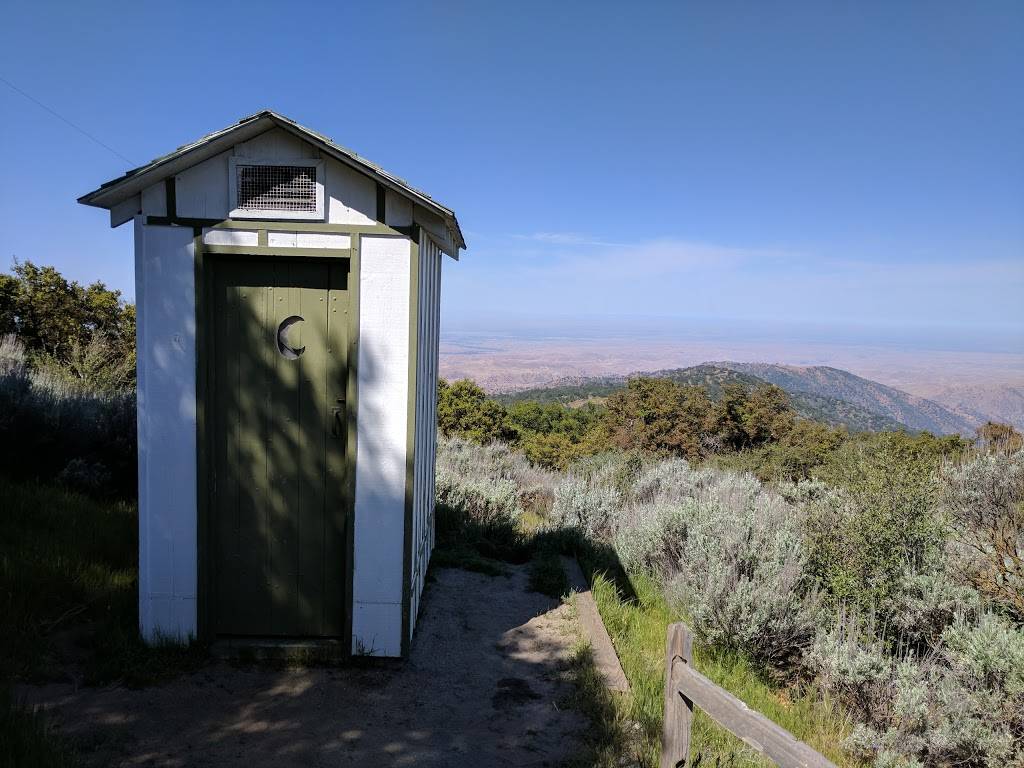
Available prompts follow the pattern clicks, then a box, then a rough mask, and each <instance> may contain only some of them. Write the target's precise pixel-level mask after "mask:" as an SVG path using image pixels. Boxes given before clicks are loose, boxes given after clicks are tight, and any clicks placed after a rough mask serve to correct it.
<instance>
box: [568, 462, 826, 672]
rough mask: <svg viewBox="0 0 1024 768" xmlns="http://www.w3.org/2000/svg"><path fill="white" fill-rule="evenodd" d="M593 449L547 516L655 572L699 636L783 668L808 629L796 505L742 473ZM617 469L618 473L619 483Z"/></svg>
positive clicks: (628, 564)
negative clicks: (637, 459)
mask: <svg viewBox="0 0 1024 768" xmlns="http://www.w3.org/2000/svg"><path fill="white" fill-rule="evenodd" d="M628 467H629V459H628V458H627V457H625V456H622V457H620V458H618V459H616V458H615V457H596V458H595V459H591V460H589V461H588V462H586V463H584V464H583V465H582V467H581V466H579V465H577V466H576V467H574V474H571V475H569V476H567V477H566V478H565V480H564V481H563V483H562V484H561V485H560V486H558V488H557V489H556V490H555V504H554V507H553V509H552V521H553V522H554V523H555V524H556V525H559V526H565V527H570V528H575V529H578V530H580V531H582V532H583V533H584V534H585V535H587V536H588V537H591V538H593V539H596V540H604V541H611V542H613V543H614V546H615V550H616V552H617V553H618V556H619V559H620V561H621V562H622V564H623V566H624V567H625V568H626V569H627V570H633V571H636V570H645V571H649V572H653V573H655V574H656V575H657V576H659V578H660V579H661V580H662V581H663V583H666V584H667V585H668V594H669V596H670V597H671V598H672V600H673V601H674V602H675V603H676V604H677V605H679V606H681V607H682V609H683V610H684V611H685V613H686V614H687V615H688V616H689V617H690V620H691V622H692V624H693V629H694V631H695V632H696V633H697V634H698V635H699V636H700V637H701V638H702V639H703V640H704V641H705V642H708V643H711V644H715V645H718V646H721V647H723V648H726V649H733V650H740V651H742V652H744V653H747V654H748V655H749V656H750V657H752V658H754V659H755V660H757V661H758V662H760V663H762V664H766V665H769V666H771V667H773V668H778V669H786V668H789V667H790V666H791V665H792V663H793V661H794V660H795V659H796V658H797V657H799V655H800V653H801V650H802V649H803V648H804V647H805V646H806V645H807V644H808V643H809V642H810V640H811V638H812V637H813V635H814V627H815V618H816V617H815V611H816V607H817V599H816V595H815V593H814V591H813V590H811V589H808V584H807V581H808V580H807V577H806V574H805V570H804V562H805V558H804V555H803V550H802V534H801V530H800V522H799V515H798V511H797V509H796V508H795V507H793V506H792V505H791V504H789V503H788V502H786V501H785V499H783V498H782V496H780V495H779V494H778V493H776V492H775V491H773V490H770V489H769V488H767V487H766V486H764V485H762V484H761V483H760V482H758V481H757V479H755V478H754V477H753V476H751V475H739V474H736V473H732V472H722V471H718V470H713V469H706V468H702V469H693V468H692V467H691V466H690V465H689V464H688V463H687V462H686V461H683V460H681V459H668V460H664V461H658V462H654V463H647V464H646V465H644V464H643V463H641V464H640V465H639V466H637V465H636V464H635V462H634V464H633V466H632V468H629V470H628V472H627V471H626V470H627V468H628ZM624 478H625V482H624Z"/></svg>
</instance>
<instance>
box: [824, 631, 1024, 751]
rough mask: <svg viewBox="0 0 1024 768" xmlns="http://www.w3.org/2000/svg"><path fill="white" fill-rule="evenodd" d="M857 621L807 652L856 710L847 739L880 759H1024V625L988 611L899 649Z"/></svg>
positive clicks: (830, 684)
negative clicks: (925, 647) (919, 646)
mask: <svg viewBox="0 0 1024 768" xmlns="http://www.w3.org/2000/svg"><path fill="white" fill-rule="evenodd" d="M870 634H871V633H870V632H869V631H867V630H866V629H865V628H864V627H862V626H859V625H858V624H857V623H856V622H847V623H845V624H844V623H842V622H840V623H837V625H836V626H835V627H833V628H832V629H831V630H822V631H821V632H819V634H818V637H817V638H816V640H815V643H814V645H813V648H812V649H811V650H810V652H809V653H808V654H807V658H806V661H807V664H808V667H809V668H810V669H811V670H812V671H813V672H814V673H815V674H816V675H817V679H818V681H819V683H820V684H821V685H823V686H824V687H825V688H826V689H828V690H830V691H832V692H833V693H835V694H837V695H839V696H840V697H841V699H842V700H843V701H844V702H845V703H846V704H847V706H849V707H850V708H851V709H852V710H853V711H855V712H856V714H857V717H858V720H859V724H858V725H857V727H856V729H855V730H854V732H853V734H852V735H851V736H850V738H849V739H848V742H847V745H846V746H847V748H848V749H850V750H851V751H852V752H854V753H855V754H856V755H857V756H858V757H860V758H862V759H865V760H870V761H872V762H874V763H875V764H876V765H879V766H889V765H907V766H914V765H967V766H987V767H989V768H996V766H1002V765H1007V764H1008V765H1019V764H1021V761H1024V741H1022V739H1021V735H1022V734H1024V632H1022V631H1021V630H1020V628H1016V627H1014V626H1012V625H1011V624H1010V623H1009V622H1008V621H1006V619H1004V618H1002V617H1000V616H998V615H995V614H992V613H983V614H981V615H980V616H979V617H978V618H977V620H973V621H972V620H968V619H958V620H956V621H954V622H953V623H952V624H950V625H949V626H947V627H946V629H945V630H944V631H943V633H942V636H941V638H940V639H939V642H937V643H936V647H935V649H934V650H931V651H928V652H926V653H924V654H917V653H914V652H912V651H911V652H906V653H899V654H892V653H890V652H889V649H888V647H887V645H886V644H885V643H884V642H883V641H881V640H874V641H868V642H866V641H865V640H864V637H865V636H866V635H870Z"/></svg>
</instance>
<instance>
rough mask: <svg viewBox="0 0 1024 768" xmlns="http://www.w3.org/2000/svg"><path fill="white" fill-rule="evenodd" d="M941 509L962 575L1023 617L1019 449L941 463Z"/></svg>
mask: <svg viewBox="0 0 1024 768" xmlns="http://www.w3.org/2000/svg"><path fill="white" fill-rule="evenodd" d="M942 507H943V510H944V512H945V513H946V514H947V515H948V516H949V532H950V536H951V538H952V539H953V541H954V542H956V544H957V545H958V546H957V552H956V554H957V555H958V557H957V558H956V561H957V563H958V565H959V566H960V568H961V570H962V573H963V574H964V576H965V577H966V578H967V579H968V580H969V581H970V582H971V583H973V584H974V586H975V587H976V588H977V589H978V590H979V591H981V592H982V593H983V594H985V595H986V596H987V597H988V598H990V599H992V600H995V601H996V602H998V603H1000V604H1001V605H1003V606H1004V607H1006V608H1008V609H1009V610H1011V611H1013V612H1015V613H1016V614H1017V616H1018V617H1019V618H1024V451H1017V452H1014V453H1009V454H1007V453H989V454H983V455H979V456H974V457H972V458H970V459H968V460H966V461H961V462H957V463H951V464H949V465H947V466H946V467H945V468H944V470H943V472H942Z"/></svg>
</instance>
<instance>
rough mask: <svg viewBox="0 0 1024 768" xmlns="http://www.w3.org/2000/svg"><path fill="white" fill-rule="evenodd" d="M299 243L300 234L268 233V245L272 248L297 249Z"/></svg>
mask: <svg viewBox="0 0 1024 768" xmlns="http://www.w3.org/2000/svg"><path fill="white" fill-rule="evenodd" d="M298 242H299V233H298V232H269V231H268V232H267V245H269V246H270V247H271V248H295V247H296V245H298Z"/></svg>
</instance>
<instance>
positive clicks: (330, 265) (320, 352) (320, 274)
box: [207, 259, 349, 637]
mask: <svg viewBox="0 0 1024 768" xmlns="http://www.w3.org/2000/svg"><path fill="white" fill-rule="evenodd" d="M347 278H348V264H347V262H344V261H338V260H327V259H311V260H298V259H295V260H280V261H266V260H237V259H223V260H220V261H217V262H215V263H214V279H213V293H214V295H213V306H212V312H210V313H209V314H208V318H209V319H208V322H210V323H212V325H213V333H212V340H211V341H212V343H211V350H210V355H209V360H208V366H209V368H208V370H209V373H210V380H209V382H210V384H209V385H210V389H211V390H212V392H211V393H210V397H209V398H208V402H209V404H210V407H209V408H208V411H207V413H208V417H207V418H208V423H209V424H210V426H211V428H212V434H211V438H210V457H211V459H212V461H213V466H212V467H211V469H212V472H213V476H212V478H211V481H212V482H211V483H210V488H211V501H210V504H209V514H210V524H209V527H208V530H209V531H210V539H211V541H210V545H209V554H208V556H209V558H210V563H209V567H210V574H211V579H210V592H211V593H212V594H211V595H210V600H211V609H212V616H211V623H212V628H213V631H214V632H215V633H216V634H218V635H251V636H319V637H331V636H340V635H341V634H342V633H343V631H344V629H345V626H346V622H345V616H344V612H345V595H344V593H345V584H346V579H347V575H348V573H347V569H348V567H349V564H348V563H347V562H346V561H345V552H346V547H345V534H346V530H345V528H346V525H347V524H348V522H349V521H348V519H347V513H346V508H347V504H346V495H345V487H346V456H345V447H346V417H345V413H346V412H345V402H344V398H345V392H346V379H347V375H346V351H347V348H348V315H347V310H348V292H347Z"/></svg>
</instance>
